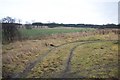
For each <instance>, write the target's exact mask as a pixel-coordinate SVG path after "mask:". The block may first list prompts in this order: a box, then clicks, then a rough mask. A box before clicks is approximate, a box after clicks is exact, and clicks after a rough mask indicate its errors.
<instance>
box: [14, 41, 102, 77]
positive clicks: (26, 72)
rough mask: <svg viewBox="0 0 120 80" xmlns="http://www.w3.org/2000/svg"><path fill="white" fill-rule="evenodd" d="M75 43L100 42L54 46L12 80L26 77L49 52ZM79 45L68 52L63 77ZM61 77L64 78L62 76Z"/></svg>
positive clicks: (85, 42)
mask: <svg viewBox="0 0 120 80" xmlns="http://www.w3.org/2000/svg"><path fill="white" fill-rule="evenodd" d="M77 42H84V43H83V44H87V43H89V42H100V40H96V41H84V40H82V41H73V42H68V43H64V44H61V45H59V46H56V47H53V48H52V49H50V50H48V51H47V52H46V53H44V54H43V55H40V56H39V57H38V59H37V60H35V61H33V62H32V63H29V64H28V66H26V67H25V69H24V70H23V71H22V72H20V73H16V74H14V75H13V76H12V78H22V77H26V76H27V74H28V73H29V72H30V71H31V69H32V68H34V66H35V65H36V64H38V63H40V62H41V61H43V59H44V58H45V57H46V56H47V55H48V54H49V53H50V52H51V51H54V50H55V49H57V48H59V47H62V46H64V45H67V44H70V43H77ZM80 45H81V44H78V45H75V46H74V47H73V48H72V49H71V50H70V55H69V56H68V59H67V63H66V67H65V70H64V73H63V74H64V75H66V73H67V72H68V71H69V70H70V63H71V59H72V56H73V52H74V50H75V48H76V47H78V46H80ZM62 77H64V76H63V75H62Z"/></svg>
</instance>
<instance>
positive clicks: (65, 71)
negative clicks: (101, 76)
mask: <svg viewBox="0 0 120 80" xmlns="http://www.w3.org/2000/svg"><path fill="white" fill-rule="evenodd" d="M107 41H113V40H107ZM97 42H102V41H87V42H85V41H84V43H80V44H77V45H75V46H74V47H73V48H72V49H71V50H70V54H69V56H68V59H67V61H66V67H65V70H64V71H63V72H62V73H61V76H60V77H61V78H65V77H68V78H69V77H70V76H71V73H69V72H70V70H71V69H70V68H71V60H72V57H73V53H74V50H75V49H76V48H77V47H78V46H81V45H83V44H87V43H97ZM79 78H85V77H83V76H79Z"/></svg>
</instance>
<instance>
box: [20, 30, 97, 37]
mask: <svg viewBox="0 0 120 80" xmlns="http://www.w3.org/2000/svg"><path fill="white" fill-rule="evenodd" d="M93 30H95V29H92V28H72V29H68V28H67V29H65V28H49V29H20V32H21V35H22V37H23V38H29V39H36V38H39V37H44V36H49V35H52V34H63V33H75V32H83V31H93Z"/></svg>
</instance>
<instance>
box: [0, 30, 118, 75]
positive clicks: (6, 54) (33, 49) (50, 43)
mask: <svg viewBox="0 0 120 80" xmlns="http://www.w3.org/2000/svg"><path fill="white" fill-rule="evenodd" d="M118 34H120V32H119V30H118V29H100V30H99V29H98V30H95V31H93V32H76V33H64V34H53V35H51V36H47V37H44V38H43V39H41V40H39V39H36V40H25V41H21V42H19V41H17V42H14V43H10V44H8V45H3V46H2V47H3V51H2V55H3V58H2V60H3V77H11V76H12V75H13V74H16V73H19V72H22V71H23V70H24V68H25V66H27V65H28V64H29V63H31V62H33V61H35V60H36V59H37V58H38V56H40V55H42V54H44V53H45V52H46V51H48V50H49V49H51V48H53V47H57V46H59V45H61V44H64V43H69V42H73V41H79V40H118ZM100 49H104V47H101V48H100ZM114 49H116V48H114ZM63 50H64V49H63ZM55 59H56V58H55ZM57 60H58V61H57V62H59V61H60V60H59V59H57ZM54 61H55V62H54ZM59 63H61V62H59ZM43 64H44V63H43ZM50 64H52V65H53V66H54V67H56V66H58V63H56V60H54V59H53V60H52V61H51V60H50V61H49V64H44V65H43V66H41V70H44V71H45V70H46V67H48V66H50ZM54 64H56V66H55V65H54ZM54 67H52V68H50V71H53V72H54V71H55V70H56V69H54ZM46 71H47V70H46ZM39 73H41V72H39Z"/></svg>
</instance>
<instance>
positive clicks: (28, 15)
mask: <svg viewBox="0 0 120 80" xmlns="http://www.w3.org/2000/svg"><path fill="white" fill-rule="evenodd" d="M118 1H119V0H0V19H1V18H3V17H6V16H10V17H13V18H16V19H21V20H22V23H25V22H26V21H28V22H34V21H35V22H43V23H46V22H56V23H85V24H107V23H115V24H117V23H118Z"/></svg>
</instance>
